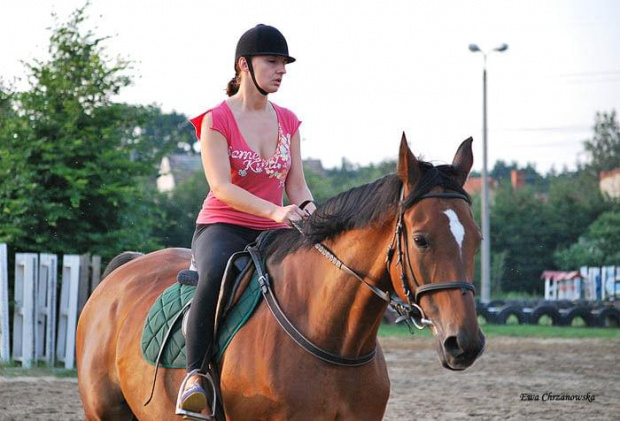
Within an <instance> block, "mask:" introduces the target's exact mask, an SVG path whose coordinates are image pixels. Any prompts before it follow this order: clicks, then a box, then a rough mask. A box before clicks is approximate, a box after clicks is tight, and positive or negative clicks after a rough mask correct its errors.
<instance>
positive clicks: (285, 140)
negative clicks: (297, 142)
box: [228, 124, 291, 186]
mask: <svg viewBox="0 0 620 421" xmlns="http://www.w3.org/2000/svg"><path fill="white" fill-rule="evenodd" d="M290 144H291V135H290V133H287V134H286V135H285V134H284V132H283V131H282V127H281V126H280V124H278V143H277V145H276V152H275V153H274V154H273V156H271V157H270V158H269V159H267V160H264V159H263V158H262V157H261V156H260V154H259V153H258V152H254V151H251V150H239V149H233V147H232V146H229V147H228V153H229V155H230V158H231V165H232V167H233V168H234V169H236V170H237V173H238V174H239V175H240V176H241V177H245V176H247V175H248V171H252V172H253V173H254V174H260V173H262V172H263V171H265V174H267V176H269V178H277V179H278V180H279V182H280V186H284V182H285V181H286V175H287V174H288V170H289V168H290V166H291V154H290Z"/></svg>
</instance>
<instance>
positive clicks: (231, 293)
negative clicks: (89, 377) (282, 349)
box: [142, 230, 280, 420]
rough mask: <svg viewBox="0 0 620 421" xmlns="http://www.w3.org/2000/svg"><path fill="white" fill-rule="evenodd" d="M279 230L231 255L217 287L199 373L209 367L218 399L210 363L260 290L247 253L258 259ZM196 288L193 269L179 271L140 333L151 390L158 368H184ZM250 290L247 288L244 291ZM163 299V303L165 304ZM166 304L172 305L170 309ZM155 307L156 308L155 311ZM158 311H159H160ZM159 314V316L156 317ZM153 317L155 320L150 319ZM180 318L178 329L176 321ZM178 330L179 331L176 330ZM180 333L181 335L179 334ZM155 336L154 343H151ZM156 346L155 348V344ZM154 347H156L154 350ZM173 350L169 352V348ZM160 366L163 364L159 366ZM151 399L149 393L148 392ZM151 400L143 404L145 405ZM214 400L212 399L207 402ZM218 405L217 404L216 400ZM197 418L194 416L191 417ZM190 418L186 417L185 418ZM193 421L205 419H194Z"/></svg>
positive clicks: (249, 310) (216, 358)
mask: <svg viewBox="0 0 620 421" xmlns="http://www.w3.org/2000/svg"><path fill="white" fill-rule="evenodd" d="M277 231H280V230H274V231H265V232H263V233H261V235H259V237H258V238H257V240H256V241H255V242H254V243H252V244H250V245H248V247H246V249H245V250H244V251H241V252H238V253H235V254H233V255H232V256H231V257H230V259H229V260H228V262H227V265H226V269H225V271H224V276H223V279H222V284H221V287H220V294H219V298H218V304H217V309H216V317H215V326H214V344H215V346H214V347H213V348H212V352H211V354H210V355H208V356H207V358H205V362H206V363H205V364H203V371H207V367H208V366H209V365H210V367H211V369H209V370H208V371H209V372H210V375H211V377H212V378H213V387H214V388H215V389H217V392H214V393H216V394H217V395H219V379H218V377H219V373H218V372H217V369H216V368H215V367H216V366H215V364H213V363H211V364H209V363H210V362H211V361H213V362H217V361H219V359H221V357H222V355H223V352H224V351H225V349H226V347H227V346H228V344H229V343H230V341H231V340H232V338H233V337H234V335H235V334H236V332H237V331H238V330H239V329H240V328H241V327H242V326H243V324H245V322H246V321H247V320H248V319H249V317H250V316H251V314H252V313H253V311H254V309H255V308H256V306H257V304H258V302H260V298H261V293H260V286H259V285H258V281H257V279H256V278H257V276H256V274H255V266H254V262H253V260H252V257H251V255H250V252H249V248H250V247H253V249H254V250H259V251H260V252H261V255H263V254H264V253H263V251H264V249H265V247H266V246H267V245H268V244H269V243H270V241H271V239H273V238H274V234H275V233H276V232H277ZM261 264H262V266H263V267H264V258H261ZM197 284H198V272H197V271H196V270H195V267H194V265H193V262H192V265H191V266H190V268H189V269H185V270H182V271H180V272H179V273H178V275H177V283H176V284H174V285H172V286H171V287H169V288H168V289H167V290H166V291H164V293H162V295H161V296H160V297H159V298H158V299H157V301H156V304H154V306H153V308H152V309H151V312H149V316H148V317H147V320H146V323H145V330H144V332H143V339H142V347H143V355H144V356H145V359H147V361H148V362H151V363H153V364H154V365H155V367H156V370H155V375H154V378H153V390H154V387H155V382H156V379H157V371H158V370H157V369H158V367H160V366H164V367H169V368H179V367H184V364H185V348H184V346H185V343H184V342H185V340H184V338H183V337H184V333H185V330H186V329H185V325H186V321H187V315H188V312H189V309H190V306H191V299H192V297H193V294H194V291H195V288H196V286H197ZM248 286H250V287H248ZM166 297H168V298H167V301H166ZM170 303H173V305H171V304H170ZM156 307H159V309H157V308H156ZM160 310H161V311H160ZM158 312H159V313H158ZM163 313H166V317H162V314H163ZM154 316H156V317H154ZM155 318H157V319H159V320H158V326H157V327H153V326H149V323H150V322H151V320H153V319H155ZM181 318H182V323H181V326H179V324H178V321H179V320H180V319H181ZM179 327H181V329H179ZM147 330H149V331H152V332H151V333H153V335H152V336H149V337H148V338H147V336H146V333H147ZM181 331H182V332H183V333H182V334H181ZM156 336H157V338H156V339H157V341H154V340H153V339H154V338H155V337H156ZM155 342H156V344H155ZM155 345H156V347H155ZM147 347H150V348H151V357H150V358H148V357H147V352H146V350H145V349H146V348H147ZM171 347H172V348H174V349H173V351H171V350H170V348H171ZM153 349H154V350H157V352H156V354H155V355H157V357H156V358H155V356H154V355H153ZM171 353H174V354H173V355H174V356H175V358H176V360H175V364H176V365H166V364H165V362H166V358H167V357H168V356H169V355H170V354H171ZM162 362H164V364H162ZM151 398H152V392H151ZM151 398H149V400H148V401H147V402H146V403H145V405H147V404H148V403H149V402H150V400H151ZM213 400H215V395H214V398H213V399H211V401H213ZM218 401H219V400H218ZM217 406H218V408H217V409H218V410H217V412H218V414H217V415H216V416H215V419H218V420H219V419H223V418H221V416H223V412H222V408H221V407H220V402H217ZM195 415H198V414H195ZM188 418H190V417H188ZM195 419H209V418H198V417H196V418H195Z"/></svg>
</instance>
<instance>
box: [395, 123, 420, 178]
mask: <svg viewBox="0 0 620 421" xmlns="http://www.w3.org/2000/svg"><path fill="white" fill-rule="evenodd" d="M396 173H397V174H398V178H400V181H401V182H402V183H403V185H405V186H406V185H410V186H413V185H415V183H416V182H417V180H419V178H420V163H419V162H418V160H417V159H416V157H415V156H413V154H412V153H411V149H409V145H408V144H407V137H406V136H405V132H403V137H402V138H401V139H400V151H399V153H398V169H397V170H396Z"/></svg>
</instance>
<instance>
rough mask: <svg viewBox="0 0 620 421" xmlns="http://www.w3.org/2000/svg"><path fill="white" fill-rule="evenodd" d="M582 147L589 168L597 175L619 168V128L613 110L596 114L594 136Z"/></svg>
mask: <svg viewBox="0 0 620 421" xmlns="http://www.w3.org/2000/svg"><path fill="white" fill-rule="evenodd" d="M584 146H585V149H586V152H588V154H589V155H590V162H589V167H590V168H591V169H592V170H593V171H594V172H595V173H596V174H597V175H598V174H599V173H600V172H601V171H610V170H613V169H616V168H620V127H619V126H618V121H617V120H616V111H615V110H612V111H611V112H610V113H605V112H603V113H596V121H595V123H594V136H593V137H592V139H590V140H587V141H585V142H584Z"/></svg>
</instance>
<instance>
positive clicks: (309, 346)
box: [247, 186, 475, 367]
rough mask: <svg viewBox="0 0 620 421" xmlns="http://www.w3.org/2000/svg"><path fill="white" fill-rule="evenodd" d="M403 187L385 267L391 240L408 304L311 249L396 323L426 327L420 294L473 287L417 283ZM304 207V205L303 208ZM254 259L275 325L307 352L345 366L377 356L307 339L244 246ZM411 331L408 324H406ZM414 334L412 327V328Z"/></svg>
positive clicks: (262, 266)
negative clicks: (384, 306)
mask: <svg viewBox="0 0 620 421" xmlns="http://www.w3.org/2000/svg"><path fill="white" fill-rule="evenodd" d="M404 191H405V189H404V186H403V187H402V188H401V192H400V201H399V203H400V212H399V215H398V219H397V222H396V229H395V231H394V238H393V240H392V242H391V243H390V245H389V247H388V250H387V256H386V261H385V263H386V268H387V271H388V273H389V272H390V262H391V259H392V257H393V255H394V251H395V250H394V243H396V251H397V255H398V260H397V262H396V265H397V266H400V279H401V281H402V283H403V290H404V292H405V296H406V297H407V301H408V303H407V304H405V303H403V302H402V301H401V300H397V299H394V298H392V297H391V295H390V293H389V292H387V291H383V290H382V289H381V288H378V287H376V286H375V285H373V284H372V283H371V282H369V281H368V280H366V279H364V277H362V276H360V275H358V274H357V273H356V272H355V271H354V270H353V269H351V268H350V267H348V266H347V265H346V264H345V263H343V262H342V261H341V260H340V259H339V258H338V257H337V256H336V255H335V254H334V253H332V252H331V251H330V250H329V249H328V248H327V247H325V246H324V245H323V244H322V243H315V244H314V248H315V249H316V250H317V251H318V252H319V253H321V254H322V255H323V256H324V257H325V258H326V259H327V260H328V261H329V262H330V263H331V264H333V265H334V266H336V267H337V268H338V269H339V270H342V271H343V272H345V273H346V274H348V275H350V276H352V277H353V278H355V279H356V280H357V281H359V282H360V283H361V284H362V285H363V286H365V287H366V288H368V289H369V290H370V291H371V292H372V293H373V294H375V295H376V296H377V297H379V298H381V299H382V300H383V301H385V302H387V303H388V305H390V306H391V307H392V308H394V309H395V310H396V312H397V313H398V314H400V317H399V318H398V319H397V320H396V322H397V323H398V322H401V321H404V322H405V323H407V325H409V322H411V323H412V324H413V325H414V326H415V327H416V328H417V329H420V330H421V329H424V328H425V327H426V326H432V325H433V322H432V321H431V320H429V319H427V318H426V316H425V314H424V310H422V307H420V305H419V300H420V297H421V296H422V295H424V294H428V293H430V292H434V291H442V290H450V289H461V291H462V292H463V295H465V294H466V293H467V291H472V293H475V288H474V286H473V285H472V284H470V283H469V282H460V281H458V282H440V283H435V284H425V285H420V284H419V283H418V281H417V279H416V277H415V275H414V272H413V268H412V267H411V261H410V259H409V254H408V253H407V249H408V248H407V244H408V240H407V232H406V231H407V230H406V228H405V224H404V223H403V216H404V213H405V211H404V209H403V206H402V205H403V199H404ZM432 198H437V199H462V200H465V201H467V202H468V203H469V199H468V198H467V196H465V195H463V194H460V193H449V192H445V193H429V194H425V195H422V196H420V197H419V198H418V201H420V200H423V199H432ZM302 208H303V207H302ZM291 224H292V225H293V227H295V228H296V229H297V230H298V231H299V232H300V233H301V235H304V233H303V230H302V229H301V227H300V226H299V224H297V223H296V222H291ZM403 242H404V243H405V247H404V252H403ZM247 250H248V251H249V253H250V256H251V257H252V260H253V262H254V266H255V267H256V270H257V271H258V275H259V277H258V282H259V284H260V286H261V290H262V294H263V297H264V298H265V301H266V303H267V307H268V308H269V310H270V311H271V313H272V314H273V316H274V317H275V319H276V321H277V322H278V324H279V325H280V326H281V327H282V329H284V331H285V332H286V333H287V334H288V335H289V336H290V337H291V339H293V341H295V342H296V343H297V344H298V345H299V346H300V347H302V348H303V349H304V350H305V351H306V352H308V353H309V354H311V355H313V356H314V357H316V358H318V359H320V360H323V361H325V362H328V363H331V364H336V365H342V366H348V367H356V366H360V365H364V364H367V363H369V362H370V361H372V360H373V359H374V357H375V355H376V347H375V348H373V350H372V351H370V352H369V353H368V354H366V355H362V356H360V357H357V358H347V357H342V356H339V355H335V354H333V353H331V352H329V351H326V350H324V349H322V348H320V347H319V346H317V345H316V344H314V343H312V342H311V341H310V340H309V339H308V338H306V337H305V336H304V335H303V334H302V333H301V332H299V330H297V328H295V326H294V325H293V324H292V323H291V322H290V320H289V319H288V318H287V317H286V315H285V314H284V312H283V311H282V309H281V308H280V306H279V304H278V301H277V300H276V297H275V296H274V294H273V291H272V289H271V286H270V283H269V275H268V274H267V270H266V269H265V263H264V261H263V260H262V259H261V257H260V253H259V251H258V249H257V248H255V247H253V246H250V247H248V248H247ZM405 259H406V263H407V266H408V268H409V272H410V273H411V277H412V279H413V283H414V284H415V287H416V291H415V293H414V292H413V291H412V290H411V287H410V283H409V281H408V278H407V274H406V271H405V265H404V260H405ZM409 327H410V330H411V325H409ZM411 332H412V333H413V330H411Z"/></svg>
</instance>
